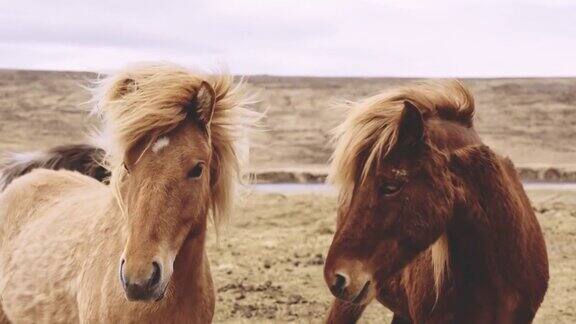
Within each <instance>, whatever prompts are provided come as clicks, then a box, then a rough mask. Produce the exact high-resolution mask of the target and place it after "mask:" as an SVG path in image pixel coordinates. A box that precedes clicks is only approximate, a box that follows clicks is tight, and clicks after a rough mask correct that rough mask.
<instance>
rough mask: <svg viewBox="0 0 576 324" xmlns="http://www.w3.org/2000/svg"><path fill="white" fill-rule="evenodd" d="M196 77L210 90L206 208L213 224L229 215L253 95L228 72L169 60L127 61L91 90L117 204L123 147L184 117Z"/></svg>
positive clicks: (244, 153) (251, 120) (250, 120)
mask: <svg viewBox="0 0 576 324" xmlns="http://www.w3.org/2000/svg"><path fill="white" fill-rule="evenodd" d="M202 81H207V82H208V83H209V84H210V85H211V86H212V88H213V89H214V92H215V95H216V102H215V108H214V113H213V117H212V120H211V123H210V127H209V129H208V132H209V134H208V136H209V138H208V139H209V142H210V144H211V147H212V160H213V162H212V167H213V170H212V172H213V175H214V176H215V177H216V179H217V182H216V183H215V184H213V185H212V197H211V202H210V204H211V214H212V219H213V221H214V224H215V225H216V227H218V225H219V224H221V223H222V222H223V221H224V220H226V219H227V218H228V217H229V215H230V213H231V210H232V205H233V197H234V194H235V185H236V184H237V183H238V182H240V181H241V178H242V175H241V174H240V171H241V164H242V163H243V162H244V160H245V159H247V154H248V152H247V149H248V148H247V145H248V140H247V134H248V132H249V130H250V129H251V127H252V126H253V125H254V122H255V120H256V119H258V117H259V114H257V113H256V112H254V111H251V110H250V109H248V106H249V105H250V104H252V103H253V102H254V101H253V100H252V99H251V98H250V97H249V96H247V95H246V92H245V89H244V87H243V85H242V83H241V82H240V83H236V84H235V83H234V80H233V77H232V76H230V75H227V74H220V73H216V74H203V73H197V72H191V71H189V70H187V69H184V68H182V67H179V66H176V65H172V64H169V63H154V64H145V65H137V66H133V67H131V68H128V69H125V70H123V71H121V72H120V73H118V74H114V75H111V76H109V77H106V78H104V79H102V80H100V81H98V82H97V83H96V87H95V88H94V89H93V91H92V92H93V99H92V102H93V103H94V113H96V114H98V115H99V116H101V117H102V118H103V121H104V127H103V129H102V130H101V131H99V132H98V134H97V135H96V136H95V137H94V138H95V142H97V143H98V145H99V146H101V147H103V148H105V150H106V158H105V166H106V168H108V169H109V170H110V172H111V174H112V175H111V179H110V182H111V185H112V186H113V188H114V191H115V196H116V198H117V200H118V202H119V204H120V206H121V208H122V209H123V210H124V206H123V202H122V197H121V195H120V192H119V188H120V185H121V183H122V182H123V180H124V178H125V175H126V171H125V169H124V166H123V164H124V158H125V156H126V153H127V152H129V151H130V149H131V148H133V147H134V146H135V145H136V144H137V143H139V142H140V141H141V140H143V139H149V142H148V146H149V145H150V144H151V143H153V141H154V139H156V138H158V137H159V136H161V135H162V134H165V133H167V132H169V131H170V130H173V129H174V128H175V127H177V126H178V125H179V124H180V123H181V122H182V121H184V120H185V118H186V114H187V110H186V109H184V107H186V105H187V104H188V103H189V102H190V100H191V99H192V98H194V95H195V91H197V89H198V87H199V85H200V84H201V82H202Z"/></svg>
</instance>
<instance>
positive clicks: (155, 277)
mask: <svg viewBox="0 0 576 324" xmlns="http://www.w3.org/2000/svg"><path fill="white" fill-rule="evenodd" d="M152 267H154V270H153V271H152V277H150V281H148V286H149V287H154V286H156V285H157V284H158V283H159V282H160V274H161V272H160V265H159V264H158V262H156V261H154V262H152Z"/></svg>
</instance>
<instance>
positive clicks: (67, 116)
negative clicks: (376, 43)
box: [0, 70, 576, 169]
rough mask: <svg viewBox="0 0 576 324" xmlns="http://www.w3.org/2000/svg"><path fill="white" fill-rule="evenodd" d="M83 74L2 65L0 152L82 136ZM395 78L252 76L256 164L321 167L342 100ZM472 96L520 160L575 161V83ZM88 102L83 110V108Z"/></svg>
mask: <svg viewBox="0 0 576 324" xmlns="http://www.w3.org/2000/svg"><path fill="white" fill-rule="evenodd" d="M95 77H96V74H94V73H88V72H46V71H16V70H0V120H1V122H0V151H5V150H31V149H41V148H45V147H48V146H52V145H57V144H62V143H73V142H81V141H82V140H83V133H84V132H85V131H86V130H87V129H88V126H89V125H91V124H93V123H94V121H93V120H91V119H90V118H88V117H87V114H86V110H85V109H83V108H81V107H82V103H83V102H86V101H87V100H88V95H87V93H86V91H85V90H83V89H82V88H81V85H85V84H86V83H87V81H88V80H90V79H93V78H95ZM410 81H412V80H410V79H399V78H317V77H278V76H252V77H248V78H247V82H248V84H249V85H250V87H251V88H253V89H254V90H255V91H257V92H259V94H260V98H261V104H260V105H261V106H262V108H267V112H268V113H267V117H266V119H265V121H264V123H265V127H266V130H265V131H264V132H262V133H261V134H259V135H258V137H257V139H256V141H255V143H254V148H253V150H252V155H251V160H252V161H253V165H254V166H255V168H273V169H283V168H294V167H298V168H306V167H307V166H312V165H315V166H320V168H322V167H321V166H322V165H325V164H326V162H327V161H328V158H329V156H330V153H331V148H330V147H329V145H328V140H329V131H330V130H331V129H332V128H333V127H334V126H335V125H337V124H338V123H339V122H340V121H341V120H342V118H343V117H344V116H342V114H341V113H339V112H337V111H334V110H331V109H330V106H331V103H333V102H334V101H336V100H339V99H358V98H362V97H365V96H369V95H372V94H375V93H377V92H378V91H381V90H383V89H387V88H390V87H392V86H395V85H399V84H405V83H407V82H410ZM464 81H465V83H466V84H467V85H468V86H470V88H471V89H472V91H473V93H474V94H475V97H476V105H477V118H476V127H477V129H478V131H479V132H480V135H481V136H482V138H483V140H484V141H485V142H486V144H488V145H489V146H491V147H493V148H495V149H496V150H497V151H498V152H500V153H502V154H504V155H508V156H510V157H511V158H512V160H514V162H515V163H516V164H517V165H520V166H535V167H547V166H555V167H563V166H569V167H573V166H574V165H575V164H576V79H575V78H533V79H505V78H504V79H466V80H464ZM84 108H86V107H84Z"/></svg>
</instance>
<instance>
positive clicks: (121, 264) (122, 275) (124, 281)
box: [120, 259, 126, 285]
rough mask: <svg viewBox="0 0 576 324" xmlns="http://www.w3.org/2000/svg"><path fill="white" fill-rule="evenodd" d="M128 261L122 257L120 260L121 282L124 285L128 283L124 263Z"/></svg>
mask: <svg viewBox="0 0 576 324" xmlns="http://www.w3.org/2000/svg"><path fill="white" fill-rule="evenodd" d="M125 262H126V260H124V259H122V260H120V282H121V283H122V284H124V285H126V279H124V263H125Z"/></svg>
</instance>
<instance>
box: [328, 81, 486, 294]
mask: <svg viewBox="0 0 576 324" xmlns="http://www.w3.org/2000/svg"><path fill="white" fill-rule="evenodd" d="M404 101H409V102H411V103H412V104H414V105H415V106H416V107H418V109H419V110H420V112H421V113H422V116H423V118H424V120H428V119H431V118H439V119H443V120H451V121H454V122H457V123H460V124H462V125H465V126H466V127H472V119H473V116H474V98H473V96H472V94H471V93H470V91H469V90H468V89H467V88H466V87H465V86H464V85H463V84H462V83H461V82H459V81H457V80H444V81H428V82H419V83H415V84H412V85H409V86H405V87H400V88H396V89H392V90H390V91H388V92H384V93H381V94H378V95H375V96H373V97H370V98H367V99H365V100H363V101H361V102H347V103H345V104H344V105H343V107H344V108H345V109H346V110H348V114H347V118H346V120H345V121H344V122H343V123H342V124H340V125H339V126H338V127H337V128H336V129H335V130H334V137H333V140H334V142H335V144H336V148H335V151H334V153H333V155H332V159H331V170H330V175H329V178H328V181H330V182H331V183H333V184H335V185H337V186H338V187H339V189H340V195H339V200H340V204H341V205H347V204H348V203H349V202H350V200H351V199H352V194H353V192H354V187H355V185H356V182H357V181H358V182H359V183H363V182H364V181H365V179H366V178H367V177H368V176H369V175H370V172H371V170H373V168H374V166H375V164H376V163H377V161H380V160H382V159H384V158H385V157H386V155H387V154H388V153H389V152H390V151H391V150H392V148H393V147H394V145H395V144H396V141H397V136H398V129H399V125H400V117H401V114H402V109H403V108H404ZM430 251H431V258H432V264H433V268H434V282H435V286H436V288H437V289H436V290H437V293H438V291H439V289H440V286H441V283H442V280H443V278H444V274H445V273H446V266H447V264H448V258H449V255H448V242H447V239H446V237H445V236H444V235H443V236H441V237H440V239H439V240H438V241H437V242H436V243H435V244H433V245H432V247H431V249H430Z"/></svg>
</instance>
